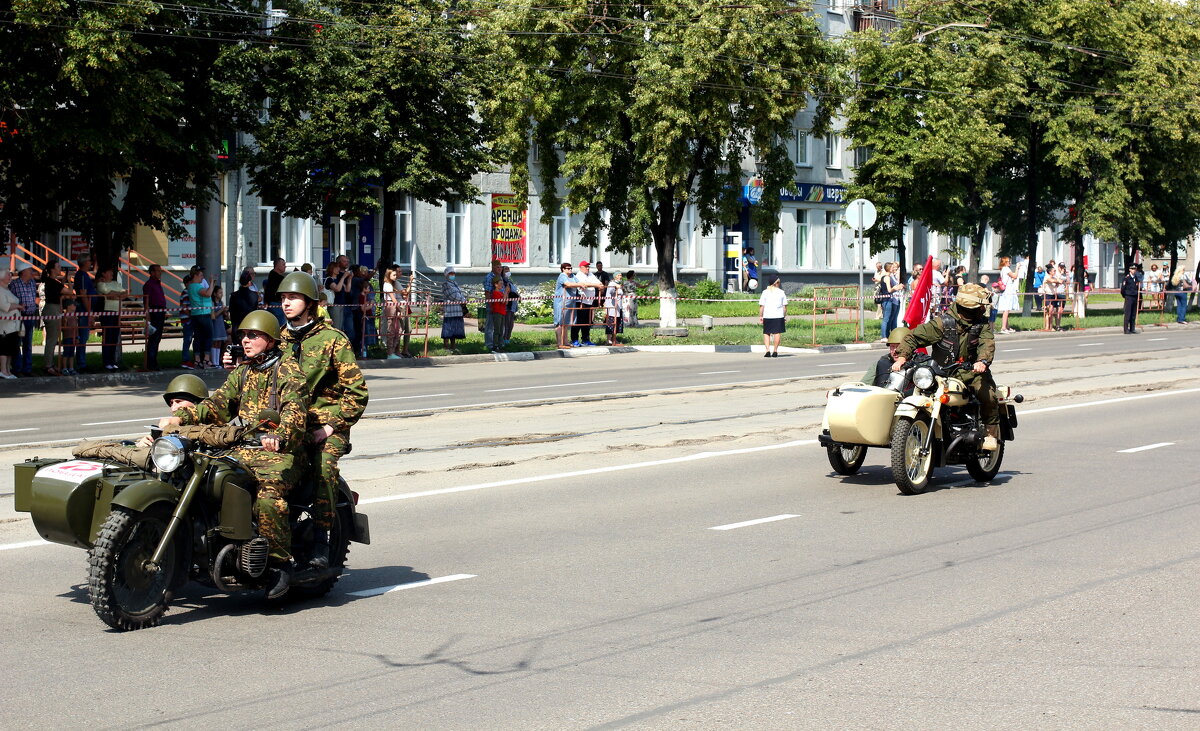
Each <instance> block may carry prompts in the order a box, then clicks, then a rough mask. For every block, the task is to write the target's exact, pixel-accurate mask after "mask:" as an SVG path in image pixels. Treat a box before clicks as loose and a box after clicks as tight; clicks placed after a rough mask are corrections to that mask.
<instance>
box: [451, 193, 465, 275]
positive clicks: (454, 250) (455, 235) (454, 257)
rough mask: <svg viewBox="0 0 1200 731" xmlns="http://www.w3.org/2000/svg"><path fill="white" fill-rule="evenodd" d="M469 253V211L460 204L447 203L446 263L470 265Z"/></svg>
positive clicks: (457, 202) (456, 202)
mask: <svg viewBox="0 0 1200 731" xmlns="http://www.w3.org/2000/svg"><path fill="white" fill-rule="evenodd" d="M468 257H469V252H468V251H467V211H466V206H465V205H464V204H463V203H461V202H459V201H454V202H448V203H446V263H447V264H460V265H464V266H466V265H469V264H470V261H469V260H468Z"/></svg>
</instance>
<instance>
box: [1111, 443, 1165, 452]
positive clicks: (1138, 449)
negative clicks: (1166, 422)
mask: <svg viewBox="0 0 1200 731" xmlns="http://www.w3.org/2000/svg"><path fill="white" fill-rule="evenodd" d="M1173 444H1175V442H1159V443H1157V444H1147V445H1146V446H1144V447H1132V448H1130V449H1118V450H1117V454H1133V453H1134V452H1146V451H1149V450H1151V449H1158V448H1159V447H1170V446H1171V445H1173Z"/></svg>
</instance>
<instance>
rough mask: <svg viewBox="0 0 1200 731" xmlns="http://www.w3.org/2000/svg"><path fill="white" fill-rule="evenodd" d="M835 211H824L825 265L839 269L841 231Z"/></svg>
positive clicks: (840, 264) (840, 260)
mask: <svg viewBox="0 0 1200 731" xmlns="http://www.w3.org/2000/svg"><path fill="white" fill-rule="evenodd" d="M838 221H839V218H838V213H837V211H825V266H826V267H827V268H829V269H840V268H841V266H842V252H841V246H840V244H841V240H842V237H841V233H840V231H839V228H840V224H839V222H838Z"/></svg>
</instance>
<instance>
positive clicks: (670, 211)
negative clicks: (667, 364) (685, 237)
mask: <svg viewBox="0 0 1200 731" xmlns="http://www.w3.org/2000/svg"><path fill="white" fill-rule="evenodd" d="M673 193H674V191H673V189H672V188H670V187H668V188H664V189H662V190H661V191H659V193H658V202H657V203H658V204H657V205H656V206H655V210H654V218H653V221H654V223H653V224H651V226H650V235H651V237H652V238H653V240H654V250H655V252H656V253H657V254H658V303H659V316H658V320H659V323H658V324H659V327H678V326H679V319H678V317H677V316H676V307H675V305H676V301H675V246H676V243H677V239H678V238H679V219H680V217H681V213H677V209H679V210H680V211H681V210H682V209H681V208H679V207H677V206H676V205H675V200H674V198H675V196H674V194H673ZM651 199H653V198H652V197H651ZM664 219H665V220H664Z"/></svg>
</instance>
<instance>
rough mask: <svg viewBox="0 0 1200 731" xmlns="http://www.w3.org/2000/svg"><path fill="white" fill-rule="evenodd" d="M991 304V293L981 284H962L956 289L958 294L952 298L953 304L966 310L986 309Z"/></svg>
mask: <svg viewBox="0 0 1200 731" xmlns="http://www.w3.org/2000/svg"><path fill="white" fill-rule="evenodd" d="M991 303H992V293H991V292H989V291H988V289H987V287H984V286H983V285H981V284H964V285H963V286H961V287H959V288H958V294H957V295H955V297H954V304H956V305H958V306H959V307H964V308H966V309H968V310H976V309H979V308H980V307H987V306H988V305H989V304H991Z"/></svg>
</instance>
